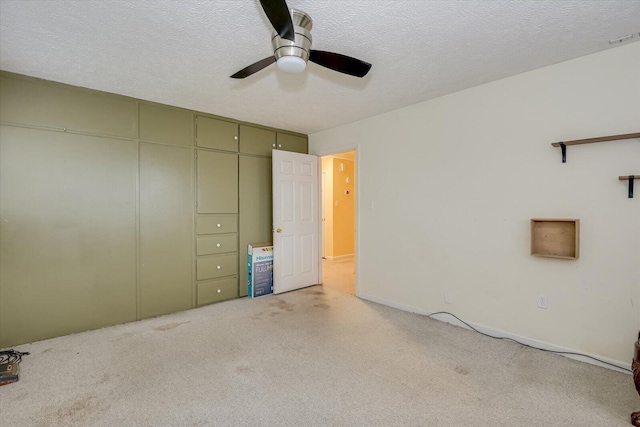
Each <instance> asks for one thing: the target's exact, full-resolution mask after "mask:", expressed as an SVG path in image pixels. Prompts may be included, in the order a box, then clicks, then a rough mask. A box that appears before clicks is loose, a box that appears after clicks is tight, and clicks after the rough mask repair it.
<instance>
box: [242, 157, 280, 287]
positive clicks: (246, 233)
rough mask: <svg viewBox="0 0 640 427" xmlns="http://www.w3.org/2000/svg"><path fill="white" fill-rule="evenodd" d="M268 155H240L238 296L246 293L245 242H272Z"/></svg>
mask: <svg viewBox="0 0 640 427" xmlns="http://www.w3.org/2000/svg"><path fill="white" fill-rule="evenodd" d="M271 193H272V190H271V158H265V157H250V156H240V215H239V216H240V250H239V254H240V296H246V295H247V245H248V244H249V243H266V242H271V240H272V238H273V236H272V234H271V226H272V223H273V221H272V215H273V213H272V203H271Z"/></svg>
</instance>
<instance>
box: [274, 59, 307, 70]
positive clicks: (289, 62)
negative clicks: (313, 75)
mask: <svg viewBox="0 0 640 427" xmlns="http://www.w3.org/2000/svg"><path fill="white" fill-rule="evenodd" d="M276 64H277V65H278V68H279V69H280V70H282V71H284V72H286V73H301V72H303V71H304V70H305V69H306V68H307V61H305V60H304V59H302V58H300V57H299V56H281V57H280V58H278V61H277V62H276Z"/></svg>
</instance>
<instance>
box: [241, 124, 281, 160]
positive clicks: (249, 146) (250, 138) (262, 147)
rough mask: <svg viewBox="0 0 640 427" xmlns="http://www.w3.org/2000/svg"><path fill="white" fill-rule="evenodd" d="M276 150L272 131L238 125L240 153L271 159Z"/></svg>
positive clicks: (274, 136)
mask: <svg viewBox="0 0 640 427" xmlns="http://www.w3.org/2000/svg"><path fill="white" fill-rule="evenodd" d="M274 148H276V133H275V132H274V131H272V130H266V129H260V128H254V127H252V126H246V125H240V152H241V153H244V154H256V155H258V156H267V157H271V150H273V149H274Z"/></svg>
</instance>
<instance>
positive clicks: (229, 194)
mask: <svg viewBox="0 0 640 427" xmlns="http://www.w3.org/2000/svg"><path fill="white" fill-rule="evenodd" d="M197 156H198V157H197V162H196V165H197V166H196V167H197V179H198V180H197V185H198V190H197V197H198V199H197V200H198V205H197V213H199V214H202V213H238V155H237V154H232V153H219V152H214V151H205V150H197Z"/></svg>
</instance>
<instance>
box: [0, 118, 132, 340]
mask: <svg viewBox="0 0 640 427" xmlns="http://www.w3.org/2000/svg"><path fill="white" fill-rule="evenodd" d="M137 169H138V148H137V144H136V143H134V142H131V141H124V140H120V139H109V138H100V137H93V136H86V135H77V134H69V133H63V132H49V131H44V130H36V129H26V128H20V127H13V126H0V217H1V218H2V221H1V222H0V253H2V257H0V283H2V286H1V287H0V325H1V327H2V329H0V348H3V347H9V346H13V345H18V344H22V343H25V342H31V341H38V340H42V339H47V338H52V337H57V336H60V335H65V334H70V333H74V332H81V331H86V330H89V329H96V328H101V327H104V326H108V325H115V324H118V323H124V322H131V321H133V320H136V180H137Z"/></svg>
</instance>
